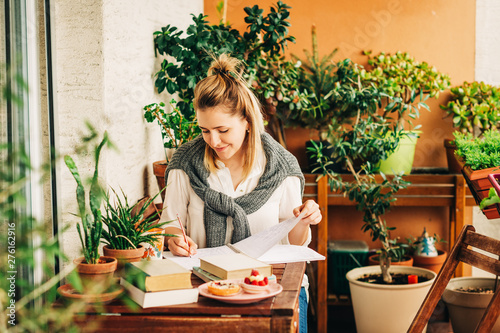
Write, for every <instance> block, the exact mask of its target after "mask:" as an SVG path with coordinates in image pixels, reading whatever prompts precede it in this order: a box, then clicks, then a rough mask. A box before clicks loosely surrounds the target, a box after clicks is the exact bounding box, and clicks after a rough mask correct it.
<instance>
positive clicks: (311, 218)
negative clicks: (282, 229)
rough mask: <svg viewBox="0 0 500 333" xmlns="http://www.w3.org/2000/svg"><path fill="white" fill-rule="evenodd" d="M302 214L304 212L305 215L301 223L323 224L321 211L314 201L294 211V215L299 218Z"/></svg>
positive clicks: (305, 203) (309, 201)
mask: <svg viewBox="0 0 500 333" xmlns="http://www.w3.org/2000/svg"><path fill="white" fill-rule="evenodd" d="M302 212H304V213H305V214H304V216H303V217H302V220H300V222H301V223H305V224H318V223H320V222H321V219H322V215H321V210H320V209H319V205H318V204H317V203H316V202H315V201H314V200H307V201H306V202H304V203H303V204H302V205H300V206H299V207H297V208H294V210H293V214H294V215H295V216H299V215H300V213H302Z"/></svg>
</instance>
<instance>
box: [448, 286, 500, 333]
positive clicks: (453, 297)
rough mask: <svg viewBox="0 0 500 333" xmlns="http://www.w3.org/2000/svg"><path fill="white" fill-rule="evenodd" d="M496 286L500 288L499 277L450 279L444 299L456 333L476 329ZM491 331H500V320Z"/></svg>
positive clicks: (464, 332) (496, 332) (465, 332)
mask: <svg viewBox="0 0 500 333" xmlns="http://www.w3.org/2000/svg"><path fill="white" fill-rule="evenodd" d="M495 288H499V281H498V277H497V278H496V279H495V278H487V277H460V278H452V279H451V280H450V282H449V283H448V286H447V287H446V289H445V291H444V292H443V296H442V299H443V301H444V303H445V304H446V307H447V308H448V312H449V314H450V321H451V326H452V327H453V332H454V333H469V332H473V331H474V330H475V329H476V326H477V324H478V323H479V321H480V320H481V317H482V316H483V313H484V310H485V309H486V307H487V306H488V304H489V302H490V301H491V298H492V297H493V293H494V292H495V290H496V289H495ZM491 332H492V333H500V320H497V322H496V324H495V325H494V326H493V329H492V331H491Z"/></svg>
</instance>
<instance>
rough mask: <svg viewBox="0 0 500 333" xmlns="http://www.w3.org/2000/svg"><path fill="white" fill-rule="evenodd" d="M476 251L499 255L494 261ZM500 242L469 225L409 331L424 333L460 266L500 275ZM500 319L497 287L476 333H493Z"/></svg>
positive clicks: (457, 242)
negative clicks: (499, 318) (472, 267)
mask: <svg viewBox="0 0 500 333" xmlns="http://www.w3.org/2000/svg"><path fill="white" fill-rule="evenodd" d="M475 249H480V250H483V251H485V252H488V253H491V254H493V255H495V256H496V257H495V258H492V257H490V256H488V255H485V254H483V253H481V252H478V251H477V250H475ZM499 256H500V240H497V239H494V238H491V237H488V236H485V235H481V234H478V233H476V229H474V227H473V226H471V225H465V226H464V227H463V229H462V232H461V233H460V235H459V236H458V238H457V240H456V243H455V245H454V246H453V249H452V250H451V252H450V255H449V257H448V258H447V259H446V261H445V263H444V264H443V267H442V268H441V271H440V272H439V274H438V276H437V277H436V280H435V281H434V283H433V284H432V286H431V289H430V290H429V292H428V294H427V296H426V297H425V299H424V302H423V303H422V305H421V306H420V309H419V310H418V313H417V315H416V316H415V318H414V319H413V322H412V324H411V326H410V328H409V330H408V333H420V332H422V330H423V329H424V327H425V325H426V324H427V322H428V321H429V318H430V317H431V314H432V312H433V311H434V309H435V307H436V305H437V303H438V302H439V300H440V299H441V295H442V294H443V292H444V290H445V288H446V286H447V285H448V282H449V281H450V279H451V278H452V276H453V274H454V272H455V269H456V267H457V265H458V263H459V262H464V263H466V264H469V265H471V266H474V267H477V268H480V269H482V270H484V271H486V272H489V273H492V274H495V275H500V260H499V259H498V257H499ZM499 315H500V287H499V286H497V289H496V292H495V293H494V295H493V297H492V299H491V302H490V303H489V304H488V307H487V308H486V310H485V312H484V315H483V317H482V318H481V321H480V322H479V324H478V325H477V327H476V330H475V332H476V333H489V332H491V330H492V328H493V326H494V325H495V322H496V321H497V318H498V316H499Z"/></svg>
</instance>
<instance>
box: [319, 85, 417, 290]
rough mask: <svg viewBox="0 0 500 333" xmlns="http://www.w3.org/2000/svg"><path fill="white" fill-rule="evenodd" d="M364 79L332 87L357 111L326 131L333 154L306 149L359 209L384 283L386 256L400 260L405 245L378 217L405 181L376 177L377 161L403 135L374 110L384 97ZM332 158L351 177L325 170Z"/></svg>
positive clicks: (386, 278) (387, 276)
mask: <svg viewBox="0 0 500 333" xmlns="http://www.w3.org/2000/svg"><path fill="white" fill-rule="evenodd" d="M364 82H366V81H362V80H361V79H360V78H359V79H358V80H352V81H349V82H346V83H344V84H341V85H339V87H337V89H336V91H335V98H336V99H337V100H342V101H344V105H345V106H344V107H345V108H346V109H349V110H351V111H352V110H356V115H355V116H354V117H353V119H351V124H350V125H345V126H339V127H337V128H336V129H335V131H333V130H332V129H333V127H330V131H329V132H328V135H329V141H330V142H331V143H332V148H333V151H334V152H333V154H332V156H325V155H323V153H322V151H321V150H320V149H318V147H316V149H314V148H312V149H311V150H313V151H315V154H316V160H317V163H318V164H319V167H318V168H317V169H316V170H315V171H319V172H320V173H322V175H323V176H326V177H328V181H329V184H330V187H331V189H332V190H337V191H339V192H341V193H344V195H345V196H346V197H348V198H349V199H350V200H352V201H354V202H355V203H356V208H357V209H358V210H360V211H363V226H362V230H363V231H364V232H370V235H371V237H372V240H373V241H376V240H379V241H380V243H381V250H380V256H379V259H380V266H381V270H382V274H383V277H384V281H386V282H388V283H389V282H390V281H391V280H392V278H391V276H390V274H389V271H388V270H389V267H390V263H391V259H392V258H401V257H402V255H403V254H404V252H405V251H406V249H405V248H403V247H400V246H399V244H398V239H397V238H391V235H390V232H391V231H392V230H394V228H393V227H389V226H387V224H386V221H385V220H384V219H383V215H384V214H385V212H386V211H387V210H388V209H390V206H391V203H392V202H393V201H394V200H395V199H394V197H393V196H394V194H395V193H397V192H398V191H399V190H400V189H403V188H405V187H406V186H407V185H408V182H405V181H404V180H403V179H402V178H401V176H400V175H395V176H394V177H392V178H386V177H385V176H384V175H383V174H381V179H382V181H377V178H376V165H377V164H378V162H379V161H380V160H381V159H384V158H386V157H387V156H388V155H389V154H391V153H392V152H393V151H394V150H395V149H396V147H397V143H398V140H399V138H400V136H401V135H402V134H401V132H400V131H397V130H394V129H393V128H392V126H391V124H390V123H389V122H388V121H386V119H385V118H382V117H380V116H379V115H378V114H377V112H378V109H379V107H380V105H381V104H382V100H383V99H384V98H387V95H385V94H384V93H382V92H381V91H380V90H379V89H378V88H377V87H375V86H373V85H371V84H366V83H364ZM400 102H401V100H396V101H395V103H394V105H392V104H389V105H388V106H387V107H400V106H399V105H398V103H400ZM388 134H392V135H394V137H395V140H390V139H388V138H387V136H388ZM335 160H341V161H345V163H346V165H347V169H348V172H349V173H350V174H351V175H352V176H353V180H352V181H349V180H344V179H343V178H342V177H341V176H340V175H339V174H337V173H336V172H334V171H333V170H332V169H331V168H329V165H330V164H332V163H334V161H335Z"/></svg>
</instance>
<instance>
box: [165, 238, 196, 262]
mask: <svg viewBox="0 0 500 333" xmlns="http://www.w3.org/2000/svg"><path fill="white" fill-rule="evenodd" d="M186 239H187V243H186V242H185V241H184V236H183V235H177V237H168V238H167V246H168V249H169V251H170V252H172V254H173V255H176V256H179V257H188V256H192V255H195V254H196V249H197V248H198V245H197V244H196V243H195V242H194V241H193V240H192V239H191V238H190V237H189V236H186Z"/></svg>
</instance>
